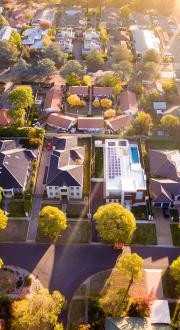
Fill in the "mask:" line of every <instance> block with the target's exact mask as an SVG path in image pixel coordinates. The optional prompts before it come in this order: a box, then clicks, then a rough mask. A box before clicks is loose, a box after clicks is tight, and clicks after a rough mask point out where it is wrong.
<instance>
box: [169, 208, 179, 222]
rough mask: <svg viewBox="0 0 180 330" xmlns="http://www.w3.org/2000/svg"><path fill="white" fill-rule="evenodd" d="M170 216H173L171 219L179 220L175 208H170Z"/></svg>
mask: <svg viewBox="0 0 180 330" xmlns="http://www.w3.org/2000/svg"><path fill="white" fill-rule="evenodd" d="M170 214H171V217H173V218H174V219H173V221H179V212H178V210H177V209H170Z"/></svg>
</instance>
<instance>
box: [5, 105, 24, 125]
mask: <svg viewBox="0 0 180 330" xmlns="http://www.w3.org/2000/svg"><path fill="white" fill-rule="evenodd" d="M25 114H26V112H25V110H24V109H21V108H18V109H17V108H12V109H8V111H7V115H8V117H10V118H11V119H12V122H13V126H15V127H22V126H24V119H25Z"/></svg>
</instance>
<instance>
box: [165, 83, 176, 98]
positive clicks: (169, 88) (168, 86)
mask: <svg viewBox="0 0 180 330" xmlns="http://www.w3.org/2000/svg"><path fill="white" fill-rule="evenodd" d="M162 88H163V90H164V92H165V94H166V96H172V95H174V94H176V93H177V87H176V82H175V80H174V79H169V80H166V81H165V82H164V83H163V84H162Z"/></svg>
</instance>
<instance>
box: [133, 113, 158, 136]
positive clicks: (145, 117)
mask: <svg viewBox="0 0 180 330" xmlns="http://www.w3.org/2000/svg"><path fill="white" fill-rule="evenodd" d="M152 126H153V123H152V118H151V116H150V115H149V114H148V113H146V112H144V111H141V112H139V113H138V114H137V116H136V118H135V120H134V124H133V128H134V130H135V134H137V135H138V134H139V135H147V134H148V133H149V132H150V130H151V128H152Z"/></svg>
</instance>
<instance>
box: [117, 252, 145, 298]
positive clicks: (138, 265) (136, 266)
mask: <svg viewBox="0 0 180 330" xmlns="http://www.w3.org/2000/svg"><path fill="white" fill-rule="evenodd" d="M143 263H144V261H143V259H142V258H141V257H140V256H139V255H138V254H137V253H126V254H124V255H123V256H122V257H121V258H120V261H119V264H118V268H119V269H120V270H122V272H123V273H124V274H125V275H126V277H127V278H128V279H129V285H128V287H127V290H126V294H125V296H127V294H128V292H129V289H130V287H131V285H132V284H133V282H134V281H135V280H140V279H141V278H142V274H143V268H142V267H143Z"/></svg>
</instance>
